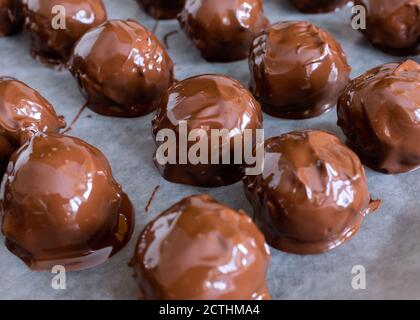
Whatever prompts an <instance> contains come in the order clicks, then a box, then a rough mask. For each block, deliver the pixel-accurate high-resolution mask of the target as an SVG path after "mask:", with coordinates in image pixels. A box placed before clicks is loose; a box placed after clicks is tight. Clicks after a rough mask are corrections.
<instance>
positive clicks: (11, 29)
mask: <svg viewBox="0 0 420 320" xmlns="http://www.w3.org/2000/svg"><path fill="white" fill-rule="evenodd" d="M22 25H23V17H22V12H21V3H20V0H0V37H3V36H8V35H11V34H14V33H16V32H18V31H19V30H20V29H21V27H22Z"/></svg>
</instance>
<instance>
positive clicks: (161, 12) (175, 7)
mask: <svg viewBox="0 0 420 320" xmlns="http://www.w3.org/2000/svg"><path fill="white" fill-rule="evenodd" d="M137 2H138V3H140V4H141V5H142V7H143V8H144V10H145V11H146V12H147V13H148V14H150V15H151V16H152V17H153V18H155V19H162V20H164V19H175V18H176V17H177V15H178V13H180V12H181V10H182V8H183V7H184V4H185V0H137Z"/></svg>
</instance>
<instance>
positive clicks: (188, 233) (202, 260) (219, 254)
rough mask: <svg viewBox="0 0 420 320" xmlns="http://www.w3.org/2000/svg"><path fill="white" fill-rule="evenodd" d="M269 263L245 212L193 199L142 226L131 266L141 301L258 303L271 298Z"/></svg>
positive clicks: (260, 237)
mask: <svg viewBox="0 0 420 320" xmlns="http://www.w3.org/2000/svg"><path fill="white" fill-rule="evenodd" d="M269 260H270V252H269V248H268V246H267V245H266V243H265V240H264V236H263V235H262V233H261V232H260V231H259V230H258V228H257V226H256V225H255V224H254V223H253V222H252V220H251V219H250V218H249V217H248V216H247V215H246V214H245V213H243V212H241V211H239V212H237V211H234V210H232V209H231V208H229V207H227V206H225V205H223V204H220V203H219V202H217V201H216V200H215V199H213V198H212V197H210V196H208V195H195V196H191V197H188V198H185V199H183V200H181V201H180V202H178V203H176V204H174V205H173V206H172V207H170V208H169V209H168V210H166V211H165V212H163V213H162V214H161V215H160V216H159V217H158V218H157V219H155V220H154V221H152V222H151V223H150V224H148V225H147V226H146V228H145V229H144V230H143V232H142V234H141V235H140V238H139V241H138V244H137V248H136V251H135V256H134V259H133V266H134V269H135V273H136V278H137V283H138V285H139V288H140V298H142V299H150V300H151V299H159V300H164V299H165V300H233V299H234V300H251V299H252V300H261V299H270V294H269V292H268V289H267V284H266V273H267V269H268V264H269Z"/></svg>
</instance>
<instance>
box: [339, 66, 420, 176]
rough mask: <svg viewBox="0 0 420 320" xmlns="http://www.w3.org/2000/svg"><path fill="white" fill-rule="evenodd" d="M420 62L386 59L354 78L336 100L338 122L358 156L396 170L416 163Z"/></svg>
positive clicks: (418, 155)
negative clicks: (337, 100)
mask: <svg viewBox="0 0 420 320" xmlns="http://www.w3.org/2000/svg"><path fill="white" fill-rule="evenodd" d="M419 108H420V65H419V64H418V63H416V62H415V61H412V60H407V61H405V62H404V63H389V64H385V65H382V66H379V67H376V68H374V69H372V70H369V71H367V72H366V73H364V74H362V75H361V76H359V77H358V78H356V79H355V80H353V81H352V82H351V83H350V84H349V85H348V86H347V88H346V90H345V91H344V93H343V95H342V96H341V98H340V100H339V103H338V125H339V126H340V127H341V128H342V129H343V131H344V133H345V135H346V136H347V142H348V144H349V146H350V147H351V148H353V150H355V152H356V153H357V154H358V155H359V156H360V157H361V159H362V161H363V162H364V163H366V164H367V165H369V166H370V167H372V168H373V169H375V170H379V171H382V172H386V173H401V172H407V171H410V170H414V169H417V168H419V167H420V143H419V141H420V120H419V119H420V115H419Z"/></svg>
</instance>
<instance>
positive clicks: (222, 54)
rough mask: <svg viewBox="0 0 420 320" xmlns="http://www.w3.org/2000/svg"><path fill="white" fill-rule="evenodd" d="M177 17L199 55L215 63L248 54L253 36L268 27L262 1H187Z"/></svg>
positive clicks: (237, 58) (244, 56) (236, 58)
mask: <svg viewBox="0 0 420 320" xmlns="http://www.w3.org/2000/svg"><path fill="white" fill-rule="evenodd" d="M178 19H179V22H180V24H181V27H182V28H183V29H184V31H185V32H186V33H187V35H188V36H189V37H190V38H191V39H192V41H193V42H194V45H195V46H196V47H197V48H198V49H199V50H200V51H201V54H202V56H203V57H204V58H205V59H207V60H209V61H218V62H229V61H236V60H242V59H245V58H246V57H248V53H249V48H250V46H251V43H252V39H253V38H254V37H255V35H256V34H257V33H259V32H260V31H262V30H263V29H264V28H266V27H267V26H268V20H267V18H266V17H265V16H264V10H263V4H262V1H261V0H187V1H186V3H185V7H184V9H183V10H182V12H181V13H180V15H179V16H178Z"/></svg>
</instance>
